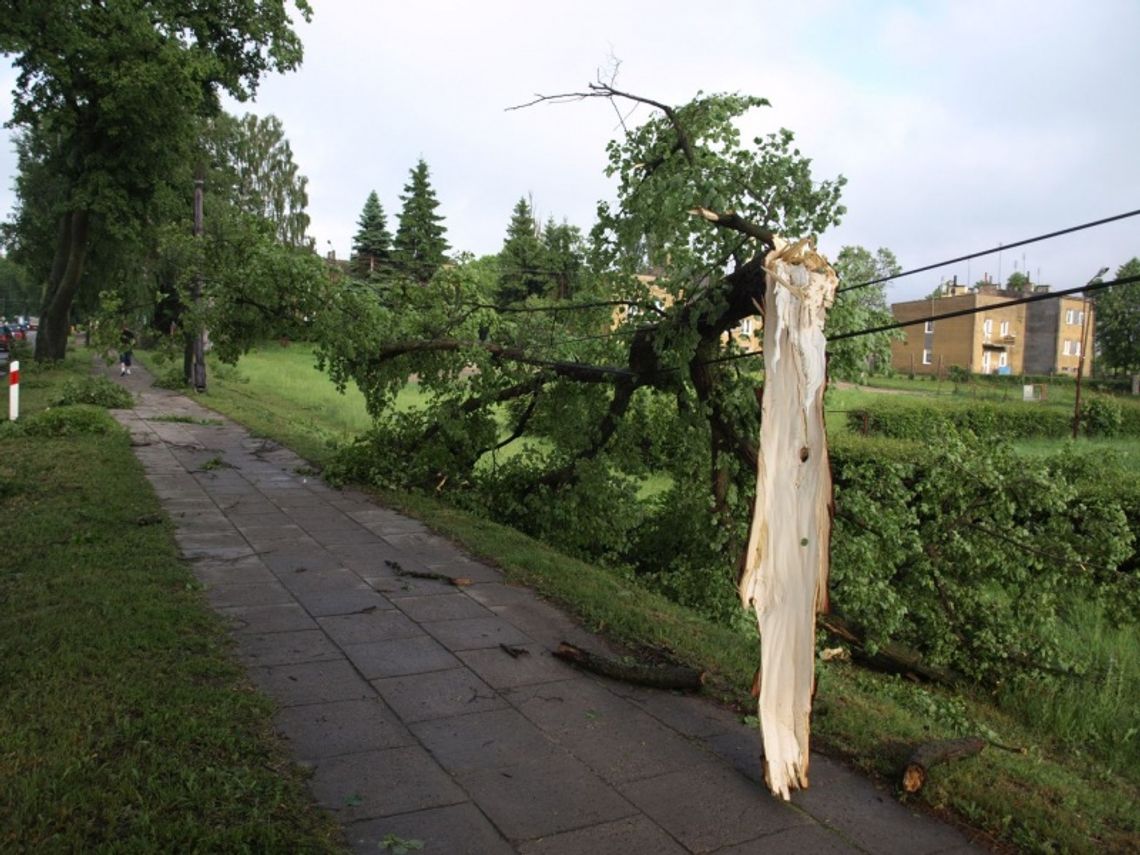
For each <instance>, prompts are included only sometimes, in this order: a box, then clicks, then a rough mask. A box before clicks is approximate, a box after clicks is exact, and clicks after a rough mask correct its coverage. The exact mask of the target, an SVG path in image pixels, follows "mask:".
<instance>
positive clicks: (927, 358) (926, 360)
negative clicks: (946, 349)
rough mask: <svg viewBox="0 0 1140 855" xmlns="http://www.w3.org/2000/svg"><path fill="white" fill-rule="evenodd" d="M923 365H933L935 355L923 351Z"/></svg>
mask: <svg viewBox="0 0 1140 855" xmlns="http://www.w3.org/2000/svg"><path fill="white" fill-rule="evenodd" d="M922 364H923V365H933V364H934V354H933V353H931V352H930V351H929V350H923V351H922Z"/></svg>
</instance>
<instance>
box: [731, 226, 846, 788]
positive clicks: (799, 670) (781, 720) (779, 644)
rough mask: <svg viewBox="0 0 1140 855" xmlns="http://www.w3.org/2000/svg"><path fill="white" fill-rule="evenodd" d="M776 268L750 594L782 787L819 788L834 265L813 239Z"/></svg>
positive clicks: (763, 701)
mask: <svg viewBox="0 0 1140 855" xmlns="http://www.w3.org/2000/svg"><path fill="white" fill-rule="evenodd" d="M764 266H765V268H766V269H767V271H768V276H767V293H766V294H765V307H766V312H765V320H764V391H763V394H762V406H761V411H762V421H761V427H760V453H759V462H758V466H757V477H756V504H755V508H754V511H753V517H752V527H751V530H750V532H749V538H748V548H747V551H746V553H745V561H744V573H743V575H742V577H741V580H740V597H741V600H742V602H743V604H744V606H745V607H746V608H751V609H753V610H754V611H755V613H756V620H757V625H758V627H759V631H760V642H761V652H760V656H761V658H760V671H761V680H760V702H759V712H760V727H761V730H762V733H763V740H764V763H765V772H764V776H765V780H766V781H767V784H768V788H769V789H770V790H771V791H772V792H773V794H775V795H778V796H781V797H782V798H784V799H787V798H789V791H790V790H792V789H796V788H798V787H806V786H807V785H808V765H809V736H810V728H811V725H810V716H811V699H812V693H813V688H814V680H815V615H816V612H817V611H820V612H822V611H826V609H827V572H828V562H829V553H830V544H831V515H832V483H831V467H830V463H829V461H828V455H827V438H826V432H825V429H824V417H823V392H824V387H825V385H826V379H827V378H826V374H827V370H826V353H825V349H826V341H825V339H824V336H823V323H824V319H825V316H826V313H827V309H828V307H829V306H830V305H831V303H832V301H833V300H834V298H835V291H836V288H837V286H838V279H837V277H836V275H835V271H834V270H832V269H831V267H830V266H829V265H828V264H827V262H826V261H825V260H824V259H823V257H822V256H820V255H818V254H817V253H816V252H815V250H814V249H813V248H812V247H811V246H810V245H809V244H808V243H807V242H806V241H800V242H799V243H796V244H794V245H791V246H784V245H783V242H782V241H779V240H777V242H776V249H774V250H773V251H772V252H770V253H768V255H767V257H766V258H765V263H764Z"/></svg>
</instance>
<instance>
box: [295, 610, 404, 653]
mask: <svg viewBox="0 0 1140 855" xmlns="http://www.w3.org/2000/svg"><path fill="white" fill-rule="evenodd" d="M317 621H318V622H319V623H320V625H321V628H322V629H323V630H324V631H325V632H327V633H328V634H329V637H331V638H332V639H333V641H335V642H336V643H337V644H340V645H342V646H346V645H349V644H364V643H366V642H370V641H388V640H389V639H392V638H410V637H411V636H413V635H423V630H422V629H420V627H419V626H417V625H416V623H415V622H414V621H411V620H409V619H408V618H407V616H406V615H404V614H403V613H401V612H398V611H396V610H395V609H387V610H382V609H377V610H376V611H374V612H365V613H362V614H351V615H330V616H329V617H322V618H318V619H317Z"/></svg>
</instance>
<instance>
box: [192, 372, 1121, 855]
mask: <svg viewBox="0 0 1140 855" xmlns="http://www.w3.org/2000/svg"><path fill="white" fill-rule="evenodd" d="M262 357H263V358H264V354H262ZM292 358H293V354H288V355H287V356H285V357H283V359H285V360H287V361H288V360H291V359H292ZM240 370H241V373H242V374H245V373H246V361H245V360H243V361H242V363H241V365H240ZM250 377H251V379H250V380H249V382H248V383H241V384H239V385H240V386H241V391H240V392H239V393H235V391H234V390H232V389H231V388H230V386H231V381H230V380H226V379H224V378H223V379H221V380H219V381H217V382H215V383H214V385H213V386H212V387H211V392H210V394H208V395H207V396H205V397H204V399H203V403H205V404H206V405H207V406H212V407H215V408H216V409H219V410H221V411H223V412H225V413H226V414H227V415H230V416H231V417H233V418H235V419H237V420H238V421H241V422H243V423H245V424H246V425H247V426H249V427H251V428H252V429H253V430H255V431H257V432H258V433H262V434H265V435H268V436H273V437H274V438H276V439H278V440H280V441H281V442H284V443H285V444H287V445H290V446H292V447H293V448H295V449H296V450H297V451H298V452H300V453H301V454H302V455H303V456H306V457H308V458H309V459H310V460H312V461H313V462H315V463H320V462H322V461H323V460H325V459H327V455H328V454H329V447H328V445H327V443H326V442H325V441H324V437H325V436H326V435H327V433H328V430H329V428H327V427H324V426H321V425H320V424H319V420H318V418H317V417H316V416H314V417H312V420H311V421H310V420H309V419H301V418H299V417H298V415H299V412H298V411H297V410H296V408H295V403H293V402H292V401H291V400H290V399H289V397H288V396H287V395H284V394H280V393H279V392H278V390H277V389H276V388H274V387H272V386H268V387H265V388H260V387H258V388H254V387H255V385H256V384H255V382H254V381H253V380H252V375H250ZM318 377H319V375H318ZM324 382H325V383H326V384H327V383H328V381H327V380H324ZM320 394H323V393H320ZM845 394H846V393H845ZM850 394H852V395H865V394H876V393H873V392H864V391H860V390H854V391H853V392H852V393H850ZM850 400H851V399H847V402H849V401H850ZM844 404H845V400H844V398H843V397H839V398H838V399H837V400H836V399H831V398H829V404H828V406H829V408H830V407H832V406H834V407H835V408H837V409H838V408H842V407H843V406H844ZM306 412H308V411H306ZM829 418H830V417H829ZM306 425H313V429H311V430H310V429H307V428H306V427H305V426H306ZM377 495H378V498H379V499H380V500H381V501H382V502H383V503H384V504H386V505H388V506H390V507H394V508H397V509H399V510H402V511H404V512H405V513H408V514H411V515H413V516H416V517H418V518H420V519H423V520H424V521H425V522H427V523H428V524H429V525H430V526H432V527H433V528H434V529H436V530H437V531H439V532H441V533H443V534H445V535H447V536H449V537H451V538H452V539H454V540H456V541H457V542H459V543H461V544H462V545H464V546H465V547H466V548H467V549H468V550H470V551H471V552H472V553H474V554H476V555H479V556H482V557H484V558H486V559H488V560H490V561H492V562H495V563H497V564H498V565H499V566H500V567H502V568H503V570H504V572H505V574H506V575H507V576H508V578H510V579H512V580H515V581H519V582H524V583H526V584H529V585H532V586H534V587H535V588H536V589H538V590H539V591H541V592H543V593H544V594H545V595H547V596H549V597H551V598H553V599H555V600H556V601H558V602H560V603H562V604H563V605H564V606H565V608H566V609H567V610H568V611H569V612H571V613H572V614H574V615H576V616H577V617H578V618H579V619H580V620H582V621H583V622H584V623H585V624H586V625H587V626H589V627H591V628H593V629H596V630H599V631H602V632H604V633H606V634H608V635H610V636H611V637H613V638H616V639H618V640H621V641H624V642H626V643H628V644H630V645H632V646H634V647H644V648H652V649H665V650H667V651H669V652H671V654H672V655H673V656H674V657H675V658H676V659H677V660H679V661H681V662H684V663H687V664H690V665H693V666H694V667H699V668H703V669H706V670H708V671H709V673H710V674H711V680H710V684H709V689H708V691H709V693H710V694H712V695H714V696H716V697H718V698H719V699H720V700H722V701H724V702H726V703H730V704H732V705H734V706H735V707H736V708H737V709H738V710H739V711H740V713H741V714H742V715H745V714H747V713H749V712H750V711H751V710H752V707H753V703H752V701H751V699H750V698H749V697H748V696H747V687H748V686H750V685H751V681H752V674H753V670H754V668H755V666H756V662H757V655H756V654H757V643H756V640H755V638H753V637H751V636H750V635H742V634H739V633H737V632H734V631H733V630H731V629H729V628H728V627H724V626H719V625H716V624H713V623H711V622H709V621H707V620H704V619H702V618H700V617H698V616H697V615H695V614H693V613H692V612H689V611H687V610H686V609H684V608H682V607H679V606H677V605H675V604H673V603H671V602H669V601H667V600H665V599H664V598H662V597H661V596H659V595H657V594H655V593H653V592H651V591H647V590H645V589H643V588H641V587H639V586H637V585H636V584H635V583H634V582H632V581H631V580H629V579H628V578H625V577H624V576H622V575H621V574H619V573H615V572H613V571H609V570H606V569H604V568H600V567H596V566H593V565H589V564H585V563H583V562H580V561H576V560H573V559H570V558H567V557H566V556H563V555H561V554H559V553H558V552H556V551H554V550H552V549H550V548H549V547H546V546H545V545H543V544H541V543H539V542H536V541H534V540H532V539H530V538H528V537H526V536H524V535H522V534H519V533H518V532H515V531H513V530H510V529H507V528H505V527H503V526H500V525H497V524H495V523H491V522H488V521H487V520H484V519H481V518H479V517H476V516H473V515H471V514H469V513H466V512H463V511H460V510H456V509H454V508H451V507H448V506H446V505H444V504H442V503H440V502H439V501H436V500H434V499H432V498H429V497H425V496H420V495H408V494H404V493H393V492H378V493H377ZM1133 636H1134V633H1133ZM1082 637H1083V636H1081V635H1080V634H1077V635H1075V636H1074V643H1087V642H1088V638H1087V637H1083V638H1084V639H1085V640H1084V641H1082ZM1120 641H1121V643H1124V644H1126V645H1127V643H1128V641H1129V639H1128V638H1127V637H1124V636H1122V637H1121V639H1120ZM1131 642H1132V645H1131V649H1132V650H1133V651H1135V649H1136V645H1135V638H1134V637H1133V638H1132V639H1131ZM1095 643H1098V644H1099V643H1101V642H1095ZM1113 643H1115V642H1113ZM1106 649H1107V648H1106ZM1129 667H1131V666H1129ZM819 676H820V682H819V694H818V696H817V701H818V702H819V703H818V704H817V714H816V716H815V720H814V730H815V736H816V742H815V744H816V745H817V746H822V747H824V748H825V749H826V750H828V751H830V752H831V753H834V754H838V755H841V756H844V757H846V758H848V759H849V760H850V762H852V763H853V764H854V765H856V766H859V767H861V768H863V769H865V770H866V771H868V772H869V773H871V774H873V775H877V776H879V777H881V778H883V779H884V780H887V781H895V780H897V777H896V776H897V774H898V773H899V771H900V769H901V767H902V765H903V763H904V762H905V759H906V757H907V756H908V754H909V752H910V750H911V749H913V747H914V746H915V745H917V744H918V743H921V742H924V741H927V740H931V739H938V738H950V737H957V736H962V735H965V734H968V733H980V734H983V735H985V736H986V737H987V738H989V739H991V740H992V741H993V742H994V743H998V744H1001V745H1004V746H1012V747H1018V748H1024V749H1025V750H1024V751H1008V750H1004V749H1003V748H999V747H991V748H988V749H987V750H986V751H985V752H984V753H983V755H981V756H980V757H978V758H974V759H971V760H966V761H962V762H959V763H957V764H953V765H950V766H946V767H940V768H938V769H937V770H936V771H935V773H934V774H933V775H932V776H931V780H930V782H929V783H928V785H927V787H926V788H925V789H924V790H923V791H922V792H921V793H920V794H919V795H918V796H917V797H910V798H911V800H912V803H913V804H914V805H915V806H925V807H926V808H927V809H931V810H934V811H937V812H944V813H946V814H947V815H949V816H952V817H956V818H959V819H964V820H966V821H968V822H969V823H970V824H972V825H973V826H974V827H976V828H978V829H981V830H983V831H984V832H985V833H986V834H987V835H990V836H992V838H993V839H994V840H996V841H1001V842H1002V843H1003V844H1011V845H1013V846H1016V847H1017V848H1020V849H1023V850H1025V851H1032V852H1061V851H1071V852H1128V851H1136V849H1137V848H1140V812H1138V811H1137V809H1136V805H1137V804H1140V788H1138V786H1137V780H1136V777H1135V775H1134V774H1133V773H1129V774H1127V775H1126V774H1121V771H1120V770H1117V769H1113V768H1110V767H1109V766H1106V764H1104V763H1103V762H1101V761H1100V760H1099V759H1098V758H1097V756H1093V755H1090V754H1089V753H1088V752H1083V751H1080V750H1078V749H1079V747H1080V746H1081V745H1083V744H1084V742H1083V741H1082V739H1083V738H1082V737H1081V736H1080V734H1079V733H1078V732H1076V730H1074V729H1073V727H1072V726H1071V725H1063V724H1060V723H1051V722H1048V721H1045V720H1044V719H1041V720H1034V718H1033V717H1032V716H1030V715H1025V711H1024V710H1018V709H1016V708H1013V707H1010V706H1009V705H1008V704H1007V708H1006V709H1004V710H1003V709H1002V708H1001V707H1000V706H999V705H998V704H997V703H996V700H997V699H996V698H992V697H983V696H974V695H972V694H970V693H953V692H949V691H945V690H941V689H937V688H932V687H924V686H917V685H914V684H912V683H909V682H906V681H903V680H901V679H897V678H890V677H884V676H882V675H877V674H873V673H870V672H867V671H864V670H862V669H860V668H856V667H853V666H851V665H846V664H842V663H820V665H819ZM1114 679H1115V678H1114ZM1128 679H1131V678H1128ZM1105 685H1108V684H1101V686H1100V688H1103V687H1104V686H1105ZM1111 685H1113V686H1115V685H1117V683H1112V684H1111ZM1132 685H1133V684H1132V683H1129V682H1127V681H1125V682H1124V683H1121V684H1120V690H1119V691H1120V699H1121V700H1120V703H1121V706H1122V707H1123V709H1124V711H1125V713H1127V709H1128V706H1127V705H1128V704H1133V705H1134V703H1135V697H1134V696H1133V697H1132V698H1129V697H1128V695H1129V693H1131V692H1132V691H1133V689H1132ZM1089 690H1090V687H1088V686H1086V687H1084V688H1083V689H1081V690H1079V691H1078V692H1077V694H1076V695H1075V696H1074V697H1073V698H1071V701H1064V703H1070V702H1071V703H1072V706H1071V710H1072V712H1071V715H1073V716H1079V714H1080V710H1079V698H1080V692H1081V691H1084V692H1087V691H1089ZM1098 690H1099V689H1098ZM1025 702H1026V704H1028V705H1030V706H1031V705H1032V704H1033V703H1035V701H1034V700H1033V699H1031V698H1027V699H1026V701H1025ZM1042 703H1043V704H1050V703H1054V704H1056V705H1057V706H1058V707H1060V706H1061V704H1062V700H1061V699H1060V698H1056V699H1055V700H1053V701H1050V700H1048V699H1043V700H1042ZM1014 713H1017V714H1016V715H1015V714H1014ZM1119 713H1120V709H1117V712H1116V714H1119ZM1059 714H1060V711H1059ZM1106 721H1107V719H1106ZM1058 726H1060V727H1062V730H1067V732H1061V733H1058V732H1057V731H1056V730H1055V728H1056V727H1058ZM1100 727H1101V729H1102V730H1103V729H1104V725H1100ZM1126 729H1127V728H1125V730H1126ZM1050 733H1056V736H1051V735H1049V734H1050ZM1119 736H1120V737H1121V738H1124V737H1125V733H1124V732H1120V733H1119Z"/></svg>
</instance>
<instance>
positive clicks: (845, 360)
mask: <svg viewBox="0 0 1140 855" xmlns="http://www.w3.org/2000/svg"><path fill="white" fill-rule="evenodd" d="M834 266H835V272H836V273H837V274H838V275H839V287H840V290H841V291H842V289H844V288H851V289H852V290H848V291H842V293H840V294H839V296H838V297H837V298H836V300H835V305H834V306H832V307H831V311H830V312H829V313H828V316H827V334H828V335H829V336H832V335H838V334H841V333H853V332H859V331H860V330H865V329H869V328H871V327H876V326H882V325H884V324H889V323H890V322H891V320H892V315H891V310H890V307H889V306H887V297H886V290H885V287H884V286H885V283H882V282H880V283H878V284H875V285H867V286H866V287H859V288H852V286H857V285H858V286H861V285H863V284H864V283H867V282H871V281H873V280H876V279H882V278H883V277H885V276H894V275H896V274H897V273H899V272H901V270H902V267H901V266H900V265H899V263H898V259H896V258H895V254H894V253H893V252H891V251H890V250H889V249H886V248H885V247H879V249H878V250H876V251H875V253H874V254H872V253H871V251H870V250H868V249H865V248H863V247H861V246H845V247H843V248H842V249H841V250H839V255H838V256H837V257H836V259H835V265H834ZM898 335H899V334H898V333H888V332H884V333H875V334H873V335H864V336H856V337H852V338H845V339H841V340H838V341H832V342H829V343H828V347H827V356H828V363H827V370H828V372H829V373H830V374H831V375H832V376H834V377H838V378H839V379H842V380H856V381H857V380H860V379H862V378H864V377H865V376H866V375H867V374H873V373H875V372H877V371H878V372H881V371H885V370H886V369H887V368H888V367H889V366H890V363H891V339H892V338H895V337H897V336H898Z"/></svg>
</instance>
